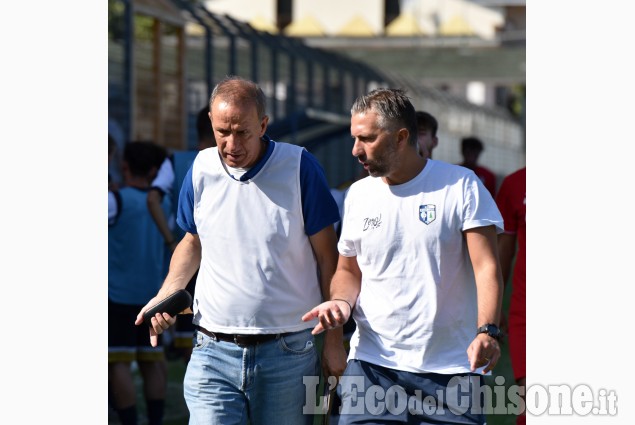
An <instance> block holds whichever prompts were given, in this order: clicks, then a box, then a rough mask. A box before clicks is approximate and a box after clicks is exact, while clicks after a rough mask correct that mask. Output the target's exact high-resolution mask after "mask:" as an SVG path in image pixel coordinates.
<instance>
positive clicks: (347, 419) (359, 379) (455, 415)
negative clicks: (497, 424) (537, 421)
mask: <svg viewBox="0 0 635 425" xmlns="http://www.w3.org/2000/svg"><path fill="white" fill-rule="evenodd" d="M483 385H484V380H483V377H482V376H481V375H476V374H465V375H445V374H438V373H412V372H405V371H401V370H395V369H389V368H385V367H382V366H377V365H374V364H372V363H368V362H364V361H361V360H350V361H349V362H348V365H347V367H346V371H345V372H344V375H343V376H342V378H341V380H340V384H339V385H338V386H337V395H338V396H339V400H338V404H339V405H338V406H337V407H336V406H333V410H332V411H331V420H330V424H331V425H335V424H338V425H345V424H346V425H348V424H384V423H404V424H479V425H482V424H485V414H484V412H483V408H482V406H483V401H482V399H483V397H482V396H481V395H480V393H479V392H478V391H475V389H476V388H481V387H483Z"/></svg>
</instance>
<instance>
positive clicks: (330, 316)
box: [302, 300, 352, 335]
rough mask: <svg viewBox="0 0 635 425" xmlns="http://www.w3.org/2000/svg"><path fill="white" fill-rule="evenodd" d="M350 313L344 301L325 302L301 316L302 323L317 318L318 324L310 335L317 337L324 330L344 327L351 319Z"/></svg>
mask: <svg viewBox="0 0 635 425" xmlns="http://www.w3.org/2000/svg"><path fill="white" fill-rule="evenodd" d="M351 313H352V311H351V309H350V306H349V304H348V303H347V302H346V301H343V300H333V301H326V302H323V303H322V304H320V305H318V306H317V307H314V308H313V309H312V310H311V311H309V312H307V313H305V314H304V316H302V321H303V322H308V321H310V320H313V319H316V318H317V319H318V321H319V323H318V324H317V325H315V327H314V328H313V330H312V331H311V333H312V334H313V335H318V334H320V333H322V332H324V331H325V330H328V329H334V328H337V327H339V326H344V324H345V323H346V322H347V321H348V319H349V317H351Z"/></svg>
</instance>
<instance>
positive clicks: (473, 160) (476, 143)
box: [459, 136, 496, 198]
mask: <svg viewBox="0 0 635 425" xmlns="http://www.w3.org/2000/svg"><path fill="white" fill-rule="evenodd" d="M483 150H484V147H483V142H481V140H480V139H479V138H477V137H474V136H470V137H464V138H463V139H461V155H463V162H462V163H460V164H459V165H462V166H463V167H465V168H469V169H470V170H472V171H474V174H476V175H477V176H478V178H479V179H481V181H482V182H483V184H484V185H485V187H486V188H487V190H488V191H489V193H491V194H492V198H493V197H495V196H496V175H495V174H494V173H493V172H492V171H491V170H490V169H489V168H486V167H483V166H481V165H478V158H479V156H481V153H482V152H483Z"/></svg>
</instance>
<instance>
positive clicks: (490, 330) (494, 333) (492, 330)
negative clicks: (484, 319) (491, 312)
mask: <svg viewBox="0 0 635 425" xmlns="http://www.w3.org/2000/svg"><path fill="white" fill-rule="evenodd" d="M487 334H488V335H489V336H491V337H493V338H498V337H499V335H500V330H499V329H498V328H497V327H496V326H495V325H487Z"/></svg>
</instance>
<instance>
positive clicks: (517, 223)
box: [496, 167, 527, 424]
mask: <svg viewBox="0 0 635 425" xmlns="http://www.w3.org/2000/svg"><path fill="white" fill-rule="evenodd" d="M526 170H527V168H526V167H523V168H521V169H520V170H517V171H515V172H513V173H511V174H510V175H508V176H507V177H505V179H503V182H502V183H501V187H500V190H499V191H498V195H497V197H496V204H497V205H498V209H499V210H500V212H501V215H502V216H503V221H504V225H505V232H504V233H501V234H499V235H498V254H499V258H500V262H501V270H502V272H503V279H504V281H505V282H507V281H508V280H509V277H510V274H511V273H512V264H514V262H513V260H514V257H516V263H515V265H514V268H513V276H512V293H511V300H510V304H509V314H508V319H507V322H508V325H507V328H508V330H507V333H508V341H509V353H510V357H511V362H512V370H513V372H514V379H516V383H517V384H518V385H519V386H521V387H522V388H525V352H526V341H525V335H526V333H525V316H526V309H525V278H526V273H525V264H526V250H525V241H526V226H525V214H526V202H525V200H526V187H527V183H526V182H527V177H526V175H527V174H526ZM503 317H504V315H503ZM522 394H523V399H524V391H523V392H522ZM516 423H517V424H525V415H524V411H523V412H522V414H521V415H520V416H518V419H517V422H516Z"/></svg>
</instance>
